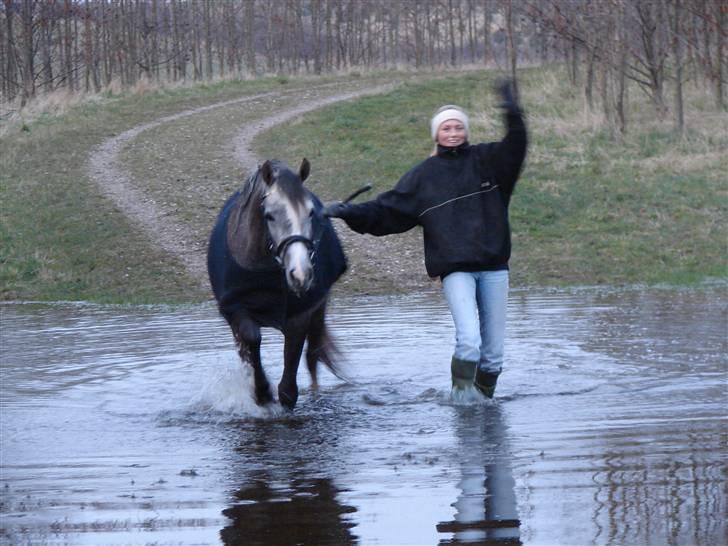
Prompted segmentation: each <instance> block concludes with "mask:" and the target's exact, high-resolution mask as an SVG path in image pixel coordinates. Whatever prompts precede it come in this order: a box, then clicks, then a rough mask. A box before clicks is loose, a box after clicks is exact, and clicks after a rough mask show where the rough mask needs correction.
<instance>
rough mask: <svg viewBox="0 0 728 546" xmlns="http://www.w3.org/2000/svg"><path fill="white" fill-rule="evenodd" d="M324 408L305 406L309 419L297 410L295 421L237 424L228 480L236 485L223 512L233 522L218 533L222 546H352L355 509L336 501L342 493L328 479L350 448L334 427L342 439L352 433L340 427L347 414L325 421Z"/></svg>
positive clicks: (287, 418) (293, 419) (328, 417)
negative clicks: (230, 476) (346, 432)
mask: <svg viewBox="0 0 728 546" xmlns="http://www.w3.org/2000/svg"><path fill="white" fill-rule="evenodd" d="M322 405H324V404H315V405H314V407H313V408H310V407H309V408H308V411H309V412H310V413H308V414H303V412H304V411H306V410H304V409H303V408H301V409H302V410H303V411H301V412H300V413H301V415H298V414H297V415H296V416H295V417H292V416H289V417H283V418H281V419H278V420H274V421H259V422H256V423H245V424H243V425H241V427H240V430H239V431H238V434H237V442H238V444H237V445H236V446H234V447H233V450H234V452H235V455H236V456H235V459H233V460H234V462H233V465H234V467H233V477H232V480H235V481H237V483H240V484H241V485H240V486H239V489H237V490H236V491H234V492H233V494H232V497H233V499H232V503H231V504H232V505H231V506H229V507H228V508H226V509H225V510H223V515H225V516H226V517H228V518H229V519H230V523H229V524H228V525H226V526H225V527H224V528H223V529H222V530H221V532H220V537H221V538H222V541H223V543H224V544H226V545H235V546H288V545H291V546H293V545H302V546H305V545H308V546H319V545H320V546H325V545H329V544H330V545H332V546H333V545H337V546H339V545H340V546H347V545H350V544H351V545H353V544H356V543H357V541H356V539H355V537H354V536H353V535H352V533H351V532H350V530H351V528H352V527H354V526H355V523H354V522H352V521H351V518H350V517H348V514H351V513H353V512H356V508H354V507H353V506H349V505H346V504H345V503H343V502H342V501H341V500H340V493H341V491H340V489H339V487H337V485H336V483H335V480H334V478H333V477H332V476H331V475H330V472H331V470H333V469H334V468H335V466H336V465H335V463H334V461H335V460H336V459H341V458H342V457H343V452H345V451H346V450H347V447H346V443H347V442H346V441H345V436H341V435H340V434H337V433H336V432H335V429H337V428H339V429H340V430H342V429H343V432H344V433H345V431H346V430H347V429H349V428H350V427H347V426H341V425H342V424H343V423H345V422H346V421H347V418H348V416H347V415H346V414H343V415H339V416H337V417H334V416H332V415H326V413H324V410H325V408H322V407H321V406H322ZM342 422H343V423H342ZM337 425H338V427H337ZM342 450H343V452H342ZM253 461H255V465H253V466H251V463H252V462H253ZM233 483H235V482H233Z"/></svg>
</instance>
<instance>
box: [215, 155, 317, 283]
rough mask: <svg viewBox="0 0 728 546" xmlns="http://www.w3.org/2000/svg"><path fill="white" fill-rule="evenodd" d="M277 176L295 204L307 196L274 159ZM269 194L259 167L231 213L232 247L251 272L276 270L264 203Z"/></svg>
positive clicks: (236, 257)
mask: <svg viewBox="0 0 728 546" xmlns="http://www.w3.org/2000/svg"><path fill="white" fill-rule="evenodd" d="M270 164H271V167H272V168H273V171H274V172H275V173H276V185H277V187H278V188H279V190H280V191H281V192H282V193H284V194H285V195H286V196H287V197H288V198H289V199H291V201H300V200H302V199H303V197H304V195H305V191H306V190H305V189H304V188H303V185H302V184H301V183H300V182H299V181H298V180H297V179H294V177H295V175H294V174H293V173H292V172H291V170H290V168H289V167H288V165H286V164H285V163H284V162H283V161H280V160H278V159H272V160H270ZM267 191H268V186H267V185H266V183H265V182H264V181H263V176H262V174H261V167H258V168H257V169H256V170H255V172H254V173H252V174H251V175H250V176H248V178H246V179H245V182H243V185H242V187H241V188H240V191H239V192H238V196H237V198H236V199H235V202H234V204H233V207H232V209H231V211H230V216H229V218H228V224H227V241H228V248H229V249H230V252H231V254H232V256H233V258H234V259H235V261H236V262H238V264H239V265H240V266H241V267H246V268H250V269H255V268H267V267H273V255H272V253H271V251H270V247H269V245H270V243H269V240H268V233H267V231H266V229H265V222H264V221H263V212H262V207H261V203H262V200H263V198H264V196H265V194H266V193H267Z"/></svg>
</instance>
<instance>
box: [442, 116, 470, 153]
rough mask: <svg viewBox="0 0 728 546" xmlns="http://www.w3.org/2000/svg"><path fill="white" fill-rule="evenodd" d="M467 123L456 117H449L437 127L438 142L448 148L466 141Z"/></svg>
mask: <svg viewBox="0 0 728 546" xmlns="http://www.w3.org/2000/svg"><path fill="white" fill-rule="evenodd" d="M466 137H467V133H466V132H465V125H463V123H462V122H461V121H458V120H456V119H448V120H445V121H443V122H442V123H441V124H440V127H439V128H438V129H437V143H438V144H439V145H440V146H445V147H447V148H455V147H456V146H460V145H461V144H462V143H463V142H465V138H466Z"/></svg>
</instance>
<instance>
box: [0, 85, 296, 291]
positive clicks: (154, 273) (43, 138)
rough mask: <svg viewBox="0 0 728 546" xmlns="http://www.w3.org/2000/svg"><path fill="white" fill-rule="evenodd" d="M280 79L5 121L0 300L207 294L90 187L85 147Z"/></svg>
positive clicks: (114, 99)
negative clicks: (12, 122) (13, 122)
mask: <svg viewBox="0 0 728 546" xmlns="http://www.w3.org/2000/svg"><path fill="white" fill-rule="evenodd" d="M304 84H305V81H299V82H298V83H295V84H294V83H286V84H285V85H286V86H292V87H294V88H295V86H301V85H304ZM281 85H284V84H282V83H280V82H279V81H277V80H276V79H273V78H271V79H268V80H258V81H245V82H219V83H216V84H212V85H207V86H197V87H194V88H181V89H176V90H161V91H157V92H151V93H146V94H142V95H139V94H132V95H124V96H111V97H106V98H101V99H97V100H94V101H89V102H83V103H80V104H77V105H75V106H71V107H70V108H68V109H67V111H66V112H65V113H64V114H63V115H60V116H54V115H48V114H44V113H43V112H41V113H39V114H37V115H36V116H35V117H34V119H33V121H22V122H21V123H16V126H15V127H14V128H12V127H11V128H9V129H8V128H5V130H4V131H3V133H4V134H3V136H2V137H0V299H3V300H15V299H22V300H88V301H99V302H134V303H147V302H169V303H177V302H184V301H199V300H201V299H206V298H207V297H209V296H208V294H207V293H206V292H204V291H202V290H201V289H200V288H199V286H198V284H197V283H196V282H195V281H194V280H193V279H190V278H189V277H188V276H187V274H186V272H185V270H184V268H183V267H182V265H181V264H180V263H179V262H178V261H177V260H176V259H175V258H174V257H171V256H169V255H168V254H166V253H164V252H162V251H160V250H159V249H157V248H156V247H155V246H154V245H153V244H151V243H150V241H149V240H148V239H147V238H146V237H145V236H144V235H143V234H141V233H140V232H139V231H138V230H137V229H136V228H135V226H133V225H131V224H130V223H129V221H128V220H127V219H126V218H125V217H124V216H123V215H122V214H121V213H120V212H119V211H118V210H116V209H115V208H114V207H113V205H112V204H110V203H109V202H108V201H107V200H106V199H105V198H104V197H102V196H101V195H100V194H99V192H98V189H97V188H96V186H95V185H94V184H93V182H92V181H90V180H89V179H88V178H87V176H86V173H85V166H86V162H87V160H88V154H89V152H90V150H92V149H93V148H94V147H96V146H98V145H99V144H100V143H101V142H103V141H104V140H105V139H107V138H109V137H111V136H113V135H116V134H119V133H120V132H122V131H124V130H127V129H129V128H131V127H134V126H136V125H138V124H141V123H144V122H147V121H149V120H151V119H156V118H158V117H162V116H164V115H169V114H173V113H176V112H179V111H182V110H186V109H189V108H194V107H196V106H201V105H205V104H209V103H212V102H217V101H223V100H228V99H231V98H235V97H239V96H244V95H247V94H256V93H260V92H263V91H268V90H276V89H279V88H280V87H281ZM158 168H159V169H160V170H163V169H164V166H163V165H160V166H158Z"/></svg>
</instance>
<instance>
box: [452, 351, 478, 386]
mask: <svg viewBox="0 0 728 546" xmlns="http://www.w3.org/2000/svg"><path fill="white" fill-rule="evenodd" d="M477 367H478V363H477V362H470V361H468V360H460V359H459V358H455V357H452V362H451V363H450V373H451V375H452V388H453V389H467V388H468V387H472V385H473V379H474V378H475V369H476V368H477Z"/></svg>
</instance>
